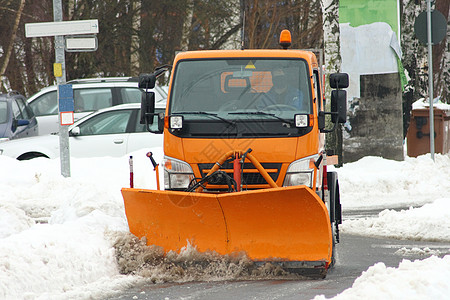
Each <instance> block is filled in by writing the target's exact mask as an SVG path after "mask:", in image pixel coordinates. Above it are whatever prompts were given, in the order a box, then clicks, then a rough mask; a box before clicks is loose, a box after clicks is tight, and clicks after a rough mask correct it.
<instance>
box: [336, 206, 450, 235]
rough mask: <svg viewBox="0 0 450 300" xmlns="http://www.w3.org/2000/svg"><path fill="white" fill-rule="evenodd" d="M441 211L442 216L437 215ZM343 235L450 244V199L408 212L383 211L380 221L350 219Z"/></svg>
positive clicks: (373, 219)
mask: <svg viewBox="0 0 450 300" xmlns="http://www.w3.org/2000/svg"><path fill="white" fill-rule="evenodd" d="M436 212H440V213H436ZM341 230H342V232H345V233H352V234H362V235H366V236H374V237H389V238H396V239H407V240H427V241H447V242H448V241H450V198H441V199H437V200H435V201H434V202H433V203H430V204H425V205H424V206H422V207H419V208H410V209H408V210H401V211H395V210H388V209H386V210H383V211H382V212H380V213H379V214H378V217H376V218H364V219H355V220H346V221H344V222H343V224H342V226H341Z"/></svg>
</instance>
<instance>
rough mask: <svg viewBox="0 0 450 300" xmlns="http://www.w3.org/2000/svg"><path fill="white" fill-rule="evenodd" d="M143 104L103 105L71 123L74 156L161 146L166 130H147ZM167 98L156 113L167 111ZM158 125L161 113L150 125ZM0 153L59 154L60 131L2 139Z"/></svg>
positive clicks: (23, 155) (26, 156) (25, 155)
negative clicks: (141, 120) (143, 116)
mask: <svg viewBox="0 0 450 300" xmlns="http://www.w3.org/2000/svg"><path fill="white" fill-rule="evenodd" d="M140 108H141V106H140V104H139V103H132V104H122V105H117V106H113V107H110V108H106V109H101V110H99V111H96V112H94V113H91V114H90V115H88V116H86V117H84V118H82V119H80V120H78V121H77V122H75V123H74V124H73V125H70V126H69V129H68V130H69V152H70V156H71V157H99V156H113V157H120V156H123V155H126V154H127V153H130V152H133V151H136V150H139V149H142V148H150V147H162V145H163V134H154V133H150V132H148V131H147V129H146V128H145V127H146V126H145V124H140ZM164 109H165V101H160V102H157V103H156V108H155V113H164ZM150 128H151V129H152V130H157V129H158V116H155V117H154V122H153V124H152V125H151V126H150ZM0 154H1V155H7V156H10V157H13V158H16V159H18V160H25V159H32V158H36V157H47V158H56V157H59V155H60V150H59V134H57V133H55V134H48V135H44V136H35V137H30V138H22V139H17V140H10V141H6V142H0Z"/></svg>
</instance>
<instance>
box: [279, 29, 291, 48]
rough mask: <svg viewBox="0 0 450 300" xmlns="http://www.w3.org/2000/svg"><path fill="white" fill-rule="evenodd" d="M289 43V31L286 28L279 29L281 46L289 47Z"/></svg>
mask: <svg viewBox="0 0 450 300" xmlns="http://www.w3.org/2000/svg"><path fill="white" fill-rule="evenodd" d="M290 45H291V32H290V31H289V30H287V29H284V30H283V31H281V34H280V46H281V47H283V49H287V48H289V46H290Z"/></svg>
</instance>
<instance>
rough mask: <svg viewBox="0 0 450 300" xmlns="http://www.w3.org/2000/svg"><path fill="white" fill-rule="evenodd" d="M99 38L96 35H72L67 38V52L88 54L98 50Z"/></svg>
mask: <svg viewBox="0 0 450 300" xmlns="http://www.w3.org/2000/svg"><path fill="white" fill-rule="evenodd" d="M97 45H98V43H97V36H95V35H72V36H66V46H65V48H66V51H67V52H88V51H95V50H97Z"/></svg>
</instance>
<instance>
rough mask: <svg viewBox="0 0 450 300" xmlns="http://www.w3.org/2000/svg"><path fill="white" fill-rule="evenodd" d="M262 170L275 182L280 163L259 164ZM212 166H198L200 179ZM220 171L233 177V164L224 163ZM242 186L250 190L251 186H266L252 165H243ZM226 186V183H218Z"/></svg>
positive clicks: (265, 182)
mask: <svg viewBox="0 0 450 300" xmlns="http://www.w3.org/2000/svg"><path fill="white" fill-rule="evenodd" d="M261 165H262V166H263V167H264V169H266V171H267V173H268V174H269V176H270V177H271V178H272V179H273V181H277V179H278V175H279V174H280V169H281V163H262V164H261ZM213 166H214V164H213V163H210V164H198V168H199V169H200V173H201V174H202V177H205V176H206V174H207V173H208V172H209V171H210V170H211V168H212V167H213ZM220 170H222V171H225V172H226V173H227V174H228V175H230V176H231V177H233V164H232V163H224V164H223V165H222V168H220ZM241 180H242V185H247V186H248V188H251V187H250V186H251V185H265V184H268V183H267V181H266V180H265V179H264V177H262V175H261V174H260V173H259V172H258V170H257V169H256V168H255V166H253V164H252V163H244V170H243V174H242V177H241ZM220 184H223V185H226V182H225V181H224V182H222V183H219V185H220Z"/></svg>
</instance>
